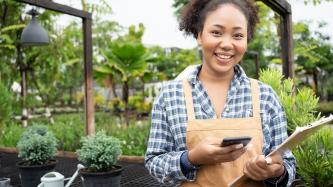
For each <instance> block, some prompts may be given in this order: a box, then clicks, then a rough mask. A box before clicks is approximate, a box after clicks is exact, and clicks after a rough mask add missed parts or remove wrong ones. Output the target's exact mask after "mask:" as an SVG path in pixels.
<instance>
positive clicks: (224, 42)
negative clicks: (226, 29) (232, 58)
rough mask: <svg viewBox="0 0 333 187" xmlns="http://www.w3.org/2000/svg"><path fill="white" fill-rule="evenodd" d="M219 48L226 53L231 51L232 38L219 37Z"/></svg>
mask: <svg viewBox="0 0 333 187" xmlns="http://www.w3.org/2000/svg"><path fill="white" fill-rule="evenodd" d="M219 47H220V48H221V49H223V50H226V51H229V50H231V49H232V37H230V36H227V35H225V36H223V37H221V40H220V43H219Z"/></svg>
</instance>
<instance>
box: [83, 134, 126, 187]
mask: <svg viewBox="0 0 333 187" xmlns="http://www.w3.org/2000/svg"><path fill="white" fill-rule="evenodd" d="M81 143H82V147H81V149H78V150H77V154H78V160H79V161H80V162H82V163H83V165H84V166H85V168H83V169H81V170H79V173H80V175H81V179H82V181H83V186H85V187H104V186H108V187H119V186H120V178H121V173H122V170H123V169H122V167H121V166H118V165H115V164H116V162H117V159H118V157H119V155H120V154H121V146H120V141H119V140H118V139H117V138H115V137H112V136H108V135H106V133H105V132H104V131H100V132H97V133H96V134H95V135H93V136H88V137H82V139H81Z"/></svg>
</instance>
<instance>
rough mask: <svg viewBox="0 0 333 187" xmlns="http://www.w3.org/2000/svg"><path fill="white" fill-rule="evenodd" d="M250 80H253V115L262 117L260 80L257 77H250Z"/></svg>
mask: <svg viewBox="0 0 333 187" xmlns="http://www.w3.org/2000/svg"><path fill="white" fill-rule="evenodd" d="M250 81H251V94H252V107H253V117H259V118H260V98H259V84H258V81H257V80H255V79H250Z"/></svg>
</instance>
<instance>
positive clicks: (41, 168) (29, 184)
mask: <svg viewBox="0 0 333 187" xmlns="http://www.w3.org/2000/svg"><path fill="white" fill-rule="evenodd" d="M26 163H27V161H21V162H18V163H16V167H18V168H19V172H20V179H21V184H22V187H36V186H37V185H38V184H39V183H40V178H41V177H42V176H43V175H44V174H45V173H48V172H50V171H54V168H55V166H56V164H57V161H56V160H50V161H49V163H48V164H45V165H35V166H27V165H26Z"/></svg>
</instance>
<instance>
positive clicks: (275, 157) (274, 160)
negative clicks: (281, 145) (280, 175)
mask: <svg viewBox="0 0 333 187" xmlns="http://www.w3.org/2000/svg"><path fill="white" fill-rule="evenodd" d="M269 158H271V159H272V163H276V164H283V158H282V156H281V155H280V154H273V155H271V156H270V157H269Z"/></svg>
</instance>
